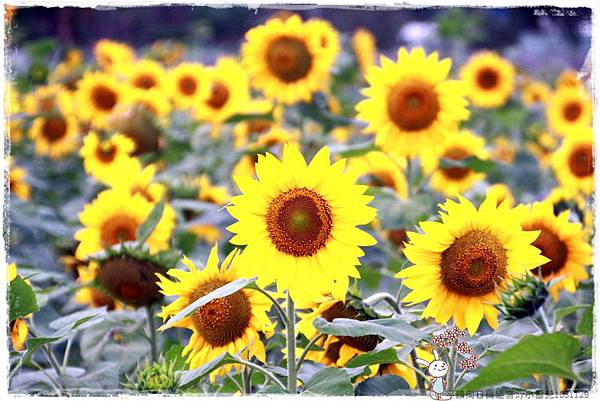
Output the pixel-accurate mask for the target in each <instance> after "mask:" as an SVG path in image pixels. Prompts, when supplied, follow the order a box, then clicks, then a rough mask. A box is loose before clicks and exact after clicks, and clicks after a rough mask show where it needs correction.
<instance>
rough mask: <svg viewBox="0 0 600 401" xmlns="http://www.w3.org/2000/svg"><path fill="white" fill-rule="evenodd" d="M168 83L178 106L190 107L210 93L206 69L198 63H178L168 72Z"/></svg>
mask: <svg viewBox="0 0 600 401" xmlns="http://www.w3.org/2000/svg"><path fill="white" fill-rule="evenodd" d="M228 78H230V77H228ZM168 83H169V84H168V85H169V86H168V89H169V93H170V95H171V98H172V99H173V101H174V102H175V105H176V106H177V107H179V108H188V107H191V106H192V105H193V104H194V103H196V102H200V101H203V100H204V99H206V98H207V97H208V96H210V94H211V88H210V86H209V85H208V84H207V83H206V69H205V68H204V67H203V66H202V64H200V63H182V64H179V65H178V66H177V67H175V68H173V69H172V70H171V71H170V72H169V77H168Z"/></svg>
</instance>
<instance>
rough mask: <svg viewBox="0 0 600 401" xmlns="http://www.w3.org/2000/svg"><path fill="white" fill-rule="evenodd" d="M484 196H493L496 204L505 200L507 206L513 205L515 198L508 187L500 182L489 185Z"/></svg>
mask: <svg viewBox="0 0 600 401" xmlns="http://www.w3.org/2000/svg"><path fill="white" fill-rule="evenodd" d="M486 197H488V198H495V199H496V205H498V206H499V205H500V204H501V203H502V202H504V201H506V202H507V204H508V207H513V205H514V204H515V198H513V196H512V194H511V192H510V188H509V187H508V185H506V184H502V183H497V184H494V185H490V186H489V187H488V189H487V191H486Z"/></svg>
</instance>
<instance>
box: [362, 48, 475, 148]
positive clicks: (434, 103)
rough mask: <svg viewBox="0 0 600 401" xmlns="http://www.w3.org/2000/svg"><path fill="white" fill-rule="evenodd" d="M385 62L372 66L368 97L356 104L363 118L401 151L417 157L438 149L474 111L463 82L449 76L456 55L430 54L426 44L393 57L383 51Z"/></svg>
mask: <svg viewBox="0 0 600 401" xmlns="http://www.w3.org/2000/svg"><path fill="white" fill-rule="evenodd" d="M381 65H382V66H381V67H376V66H372V67H370V68H369V70H368V71H367V76H366V79H367V82H368V83H369V85H370V86H369V88H367V89H364V90H363V92H362V93H363V94H364V95H365V96H367V97H368V98H367V99H365V100H363V101H361V102H360V103H358V104H357V105H356V110H357V111H358V116H357V117H358V118H359V119H361V120H364V121H367V122H368V123H369V126H368V127H367V128H366V130H365V131H366V132H375V133H376V137H375V143H376V144H377V145H380V146H381V148H382V149H383V150H384V151H386V152H390V153H394V154H397V155H398V156H401V157H403V156H410V157H414V156H417V155H419V154H420V153H421V152H422V151H423V150H427V149H435V148H437V147H439V144H440V142H442V141H443V139H444V137H445V136H446V134H447V133H448V132H449V131H454V130H456V128H457V125H458V123H459V122H460V121H461V120H466V119H467V118H468V117H469V111H468V110H467V108H466V106H467V101H466V100H465V98H464V97H463V86H462V84H461V83H460V82H459V81H451V80H447V79H446V78H447V77H448V73H449V71H450V67H451V65H452V61H451V60H450V59H448V58H447V59H444V60H441V61H440V60H438V54H437V53H435V52H434V53H432V54H430V55H429V56H426V54H425V51H424V50H423V49H422V48H417V49H413V50H412V51H411V52H410V53H409V52H407V51H406V49H405V48H401V49H400V50H399V51H398V61H397V63H394V62H393V61H391V60H390V59H388V58H386V57H384V56H382V57H381Z"/></svg>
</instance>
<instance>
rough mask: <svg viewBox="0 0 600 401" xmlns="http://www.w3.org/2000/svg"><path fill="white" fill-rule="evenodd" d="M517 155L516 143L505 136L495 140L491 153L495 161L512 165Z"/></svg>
mask: <svg viewBox="0 0 600 401" xmlns="http://www.w3.org/2000/svg"><path fill="white" fill-rule="evenodd" d="M516 153H517V144H516V143H514V142H513V141H511V140H510V139H508V138H507V137H505V136H498V137H496V138H495V139H494V147H493V148H492V150H491V151H490V156H491V157H492V159H494V160H498V161H501V162H503V163H506V164H510V163H512V162H513V160H514V158H515V154H516Z"/></svg>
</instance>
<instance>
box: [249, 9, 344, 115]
mask: <svg viewBox="0 0 600 401" xmlns="http://www.w3.org/2000/svg"><path fill="white" fill-rule="evenodd" d="M308 28H309V27H308V26H307V24H306V23H304V22H302V20H301V19H300V17H299V16H298V15H292V16H290V17H289V18H287V19H285V20H282V19H279V18H273V19H270V20H268V21H267V22H266V23H264V24H263V25H260V26H257V27H254V28H252V29H251V30H249V31H248V32H246V42H245V43H244V44H243V45H242V50H241V52H242V60H243V63H244V65H245V66H246V68H247V70H248V72H249V74H250V77H251V81H252V85H253V86H254V87H255V88H257V89H261V90H262V91H263V92H264V94H265V96H266V97H268V98H269V99H275V100H277V101H279V102H281V103H284V104H288V105H289V104H294V103H297V102H299V101H303V102H308V101H310V100H311V98H312V95H313V93H315V92H317V91H319V90H320V89H322V88H324V87H326V85H327V83H328V82H329V69H330V67H331V62H332V59H333V58H334V57H332V55H331V49H330V48H329V47H323V46H322V43H321V36H320V35H318V34H317V32H312V31H310V30H309V29H308Z"/></svg>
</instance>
